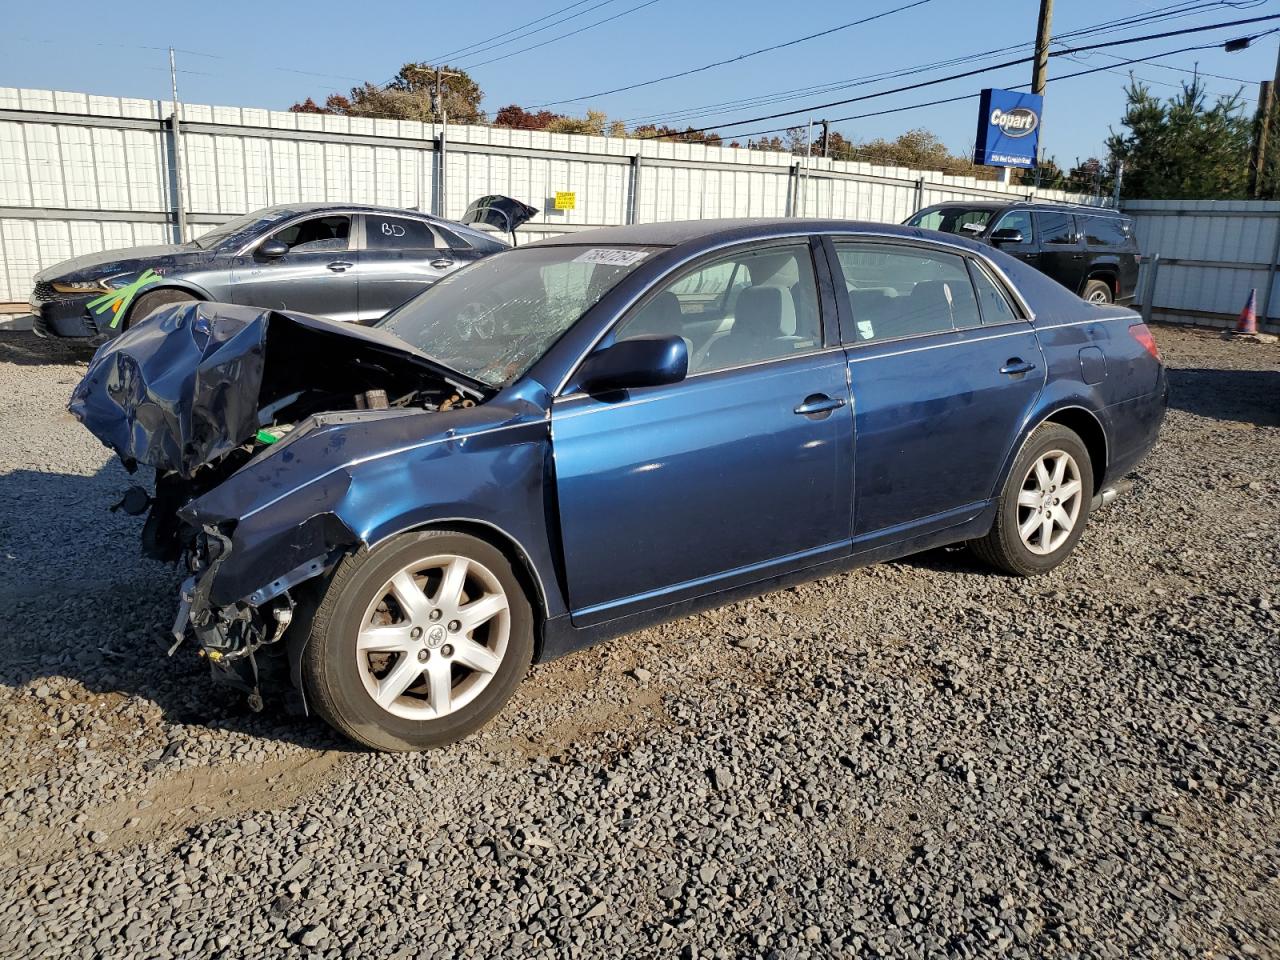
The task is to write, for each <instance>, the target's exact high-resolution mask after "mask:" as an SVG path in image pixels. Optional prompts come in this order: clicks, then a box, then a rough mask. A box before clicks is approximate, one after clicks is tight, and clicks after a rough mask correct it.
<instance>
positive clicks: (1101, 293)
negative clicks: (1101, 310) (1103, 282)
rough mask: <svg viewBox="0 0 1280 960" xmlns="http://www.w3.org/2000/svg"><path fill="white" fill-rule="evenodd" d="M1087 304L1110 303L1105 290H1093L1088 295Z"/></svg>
mask: <svg viewBox="0 0 1280 960" xmlns="http://www.w3.org/2000/svg"><path fill="white" fill-rule="evenodd" d="M1089 302H1090V303H1110V302H1111V298H1110V297H1108V296H1107V293H1106V291H1105V290H1094V291H1093V293H1091V294H1089Z"/></svg>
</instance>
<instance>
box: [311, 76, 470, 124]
mask: <svg viewBox="0 0 1280 960" xmlns="http://www.w3.org/2000/svg"><path fill="white" fill-rule="evenodd" d="M440 69H441V71H442V72H448V73H457V74H459V75H458V76H456V77H442V79H441V81H440V87H441V91H442V99H443V100H444V108H445V110H446V112H447V113H448V115H449V119H450V120H452V121H454V122H455V123H483V122H484V119H485V117H484V112H483V111H481V109H480V101H481V99H482V98H483V97H484V93H483V91H481V89H480V86H479V85H478V84H477V83H476V82H475V81H474V80H472V79H471V77H470V76H469V75H468V74H467V72H466V71H465V70H458V69H457V68H455V67H447V66H441V68H440ZM435 85H436V68H435V67H434V66H433V65H431V64H428V63H406V64H405V65H404V66H403V67H401V68H400V72H399V73H397V74H396V75H395V77H393V78H392V79H391V81H390V82H388V83H386V84H383V85H381V86H380V85H378V84H374V83H364V84H361V85H360V86H358V87H352V88H351V92H350V93H349V94H348V95H347V96H343V95H342V94H340V93H331V94H329V96H328V97H326V98H325V101H324V106H323V107H321V106H319V105H318V104H317V103H316V102H315V100H313V99H312V98H311V97H307V99H306V100H304V101H302V102H301V103H295V104H294V105H293V106H292V107H290V108H289V109H290V110H291V111H293V112H294V113H330V114H340V115H342V116H347V117H384V118H389V119H392V120H421V121H424V122H427V123H430V122H434V121H437V120H439V119H440V118H439V116H438V115H437V113H436V112H435V110H434V108H433V106H432V104H433V95H434V93H435Z"/></svg>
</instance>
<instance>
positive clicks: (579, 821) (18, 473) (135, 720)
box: [0, 328, 1280, 958]
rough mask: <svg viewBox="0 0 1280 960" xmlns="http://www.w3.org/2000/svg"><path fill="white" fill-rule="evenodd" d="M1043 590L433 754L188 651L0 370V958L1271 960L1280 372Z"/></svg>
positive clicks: (798, 635)
mask: <svg viewBox="0 0 1280 960" xmlns="http://www.w3.org/2000/svg"><path fill="white" fill-rule="evenodd" d="M1158 339H1159V340H1160V342H1161V345H1162V347H1163V349H1164V351H1165V355H1166V359H1167V360H1168V361H1169V362H1170V365H1171V367H1172V368H1173V370H1172V378H1173V389H1174V396H1173V409H1171V411H1170V415H1169V419H1168V421H1167V423H1166V426H1165V430H1164V434H1163V439H1162V440H1161V443H1160V445H1159V446H1158V448H1157V449H1156V451H1155V452H1154V454H1153V455H1152V456H1151V458H1150V459H1149V460H1148V461H1147V463H1145V464H1144V465H1143V467H1142V468H1141V470H1140V472H1139V474H1138V479H1137V483H1136V487H1135V489H1134V491H1133V493H1132V494H1130V495H1129V496H1128V497H1126V498H1123V499H1121V500H1120V501H1118V502H1117V503H1116V504H1115V505H1113V506H1112V507H1110V508H1108V509H1107V510H1106V511H1104V512H1102V513H1101V514H1099V515H1097V516H1096V517H1095V518H1094V521H1093V522H1092V523H1091V524H1090V526H1089V529H1088V532H1087V533H1086V534H1085V537H1084V539H1083V541H1082V542H1081V544H1080V547H1079V550H1078V551H1077V553H1076V556H1075V558H1074V559H1073V560H1071V561H1070V562H1068V563H1067V564H1066V565H1065V566H1064V567H1063V568H1061V569H1059V570H1058V571H1056V572H1055V573H1053V574H1052V575H1050V576H1048V577H1044V578H1041V579H1037V580H1030V581H1019V580H1013V579H1009V578H1006V577H1002V576H997V575H993V574H991V573H989V572H987V571H986V570H985V569H983V568H981V567H980V566H979V565H978V564H977V563H976V562H974V561H971V560H970V559H969V558H968V556H967V554H965V553H935V554H928V555H924V556H921V557H917V558H912V559H910V560H908V561H904V562H900V563H893V564H887V565H883V566H879V567H875V568H871V569H867V570H862V571H857V572H854V573H851V574H848V575H846V576H841V577H834V578H830V579H827V580H822V581H819V582H817V583H813V584H810V585H806V586H803V587H799V588H796V589H791V590H787V591H783V592H780V593H775V594H772V595H770V596H767V597H764V598H761V599H758V600H754V601H750V602H745V603H739V604H737V605H734V606H731V607H728V608H726V609H724V610H721V611H718V612H714V613H709V614H704V615H702V616H699V617H696V618H692V619H688V620H683V621H680V622H678V623H674V624H671V625H668V626H665V627H662V628H659V629H654V630H650V631H646V632H644V633H640V634H635V635H633V636H629V637H626V638H623V639H620V640H618V641H614V642H613V643H611V644H606V645H604V646H602V647H597V648H595V649H593V650H590V651H587V652H584V653H582V654H578V655H575V656H572V657H569V658H566V659H564V660H561V661H557V662H555V663H551V664H548V665H545V666H542V667H538V668H535V670H534V672H533V674H532V676H531V677H530V678H529V679H528V680H527V681H526V683H525V685H524V686H523V687H522V689H521V691H520V692H519V693H518V694H517V696H516V698H515V700H514V701H513V702H512V703H511V705H510V706H509V707H508V708H507V709H506V710H505V711H504V712H503V713H502V714H501V715H500V716H499V717H498V718H497V719H496V720H495V721H494V722H493V723H492V724H490V726H489V727H488V729H487V730H486V731H485V732H483V733H482V734H480V735H478V736H476V737H474V738H472V739H470V740H468V741H467V742H465V743H462V744H458V745H456V746H454V747H451V748H449V749H446V750H442V751H438V752H434V753H431V754H425V755H416V756H405V755H399V756H387V755H374V754H369V753H363V752H358V751H355V750H353V749H351V748H349V747H348V746H346V745H345V744H344V743H342V742H340V741H339V740H337V739H336V738H335V737H333V736H332V735H330V734H329V733H328V732H327V730H326V728H324V727H323V726H322V725H321V724H320V723H319V722H318V721H307V720H301V719H292V718H288V717H285V716H284V715H283V714H282V712H280V711H273V710H272V709H270V708H269V709H268V711H267V712H266V713H264V714H261V715H254V714H251V713H249V712H248V711H247V710H246V709H245V708H244V707H243V706H242V704H241V703H240V702H239V701H238V700H237V699H236V698H235V697H234V696H232V695H230V694H224V693H222V692H220V691H219V690H217V689H215V688H214V687H213V686H212V685H211V684H210V682H209V680H208V678H207V676H206V675H205V672H204V670H203V668H202V667H201V666H200V664H199V663H198V661H196V659H195V657H194V656H193V655H192V654H191V653H190V652H186V651H184V652H180V653H179V654H178V655H176V656H175V657H174V658H173V659H166V658H165V656H164V634H165V631H166V629H167V627H168V626H169V624H170V623H171V621H172V616H173V604H174V597H175V585H176V577H175V575H174V573H173V572H172V571H171V570H169V569H167V568H164V567H161V566H158V565H154V564H149V563H147V562H144V561H141V560H139V559H138V558H137V521H136V520H134V519H133V518H129V517H126V516H123V515H121V514H110V513H107V512H106V511H105V507H106V506H107V505H108V504H110V503H111V502H112V501H113V500H114V499H115V498H116V496H117V495H118V492H119V491H120V490H122V489H123V488H124V487H125V486H126V485H127V480H126V476H125V474H124V472H123V470H121V468H120V467H119V465H118V463H116V462H115V461H114V460H113V459H111V458H109V456H108V454H107V452H106V451H105V450H104V449H103V448H102V447H100V446H99V445H98V444H97V441H96V440H94V439H93V438H92V437H91V436H90V435H89V434H88V433H87V432H86V431H84V430H83V429H81V428H80V427H79V426H78V425H77V424H75V423H74V421H72V420H71V418H70V417H69V416H68V415H67V414H66V413H64V412H63V407H64V403H65V400H66V397H67V395H68V393H69V391H70V389H71V387H72V385H73V384H74V383H75V381H76V380H77V379H78V377H79V375H80V372H81V370H82V369H83V357H81V356H79V355H77V354H75V353H72V352H67V351H66V350H65V349H60V348H56V347H55V346H51V345H48V344H44V343H42V342H40V341H37V340H36V339H34V338H33V337H31V336H30V335H28V334H5V335H0V397H2V398H3V399H0V437H3V438H4V440H5V443H4V445H3V450H2V451H0V558H2V559H0V610H3V611H4V616H3V620H2V621H0V622H2V623H3V628H4V629H3V631H2V632H0V645H2V646H0V651H2V652H0V716H2V717H3V727H2V729H0V793H2V798H0V825H2V827H3V829H2V830H0V955H3V956H6V957H18V956H23V957H28V956H39V957H85V958H89V957H104V956H128V957H171V956H172V957H202V958H203V957H225V958H233V957H277V956H282V955H305V956H316V957H339V956H341V957H374V956H377V957H404V958H410V957H437V956H453V955H456V954H463V955H467V956H477V957H490V956H496V955H499V954H504V955H506V954H511V955H534V954H536V955H547V956H573V957H593V956H605V955H610V956H612V955H625V956H628V957H648V956H654V957H670V956H677V957H699V958H706V957H740V956H750V957H759V956H763V957H809V956H812V957H818V956H859V957H861V956H870V957H874V956H904V957H941V956H950V957H974V956H1008V957H1036V958H1039V957H1068V956H1088V957H1131V956H1142V957H1165V956H1187V957H1193V956H1196V957H1224V956H1273V957H1280V880H1278V879H1277V876H1278V871H1280V742H1278V741H1280V587H1278V586H1277V569H1280V562H1278V561H1280V506H1278V505H1277V504H1278V501H1280V349H1277V348H1276V347H1274V346H1265V345H1257V344H1243V343H1238V342H1225V341H1223V340H1221V339H1219V338H1218V337H1217V336H1216V335H1214V334H1208V333H1204V332H1196V331H1189V330H1182V329H1175V328H1161V329H1159V331H1158Z"/></svg>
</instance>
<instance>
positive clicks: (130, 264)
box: [35, 243, 211, 283]
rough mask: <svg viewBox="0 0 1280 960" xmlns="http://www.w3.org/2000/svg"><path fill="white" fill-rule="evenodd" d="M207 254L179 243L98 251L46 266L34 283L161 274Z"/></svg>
mask: <svg viewBox="0 0 1280 960" xmlns="http://www.w3.org/2000/svg"><path fill="white" fill-rule="evenodd" d="M210 253H211V251H208V250H201V249H200V248H198V247H194V246H190V245H187V244H179V243H164V244H156V245H154V246H149V247H125V248H123V249H119V250H101V251H99V252H98V253H86V254H84V255H82V256H79V257H72V258H71V259H70V260H63V261H61V262H60V263H55V264H54V265H53V266H51V267H46V268H45V269H43V270H41V271H40V272H39V273H37V274H36V276H35V281H36V283H44V282H47V281H50V280H94V279H97V278H98V277H111V276H115V275H116V274H120V273H129V272H130V271H133V270H144V269H146V268H148V267H150V268H152V269H156V270H157V272H162V271H163V268H164V267H166V266H171V265H176V264H177V263H178V262H180V261H187V260H193V259H204V258H206V257H208V256H209V255H210Z"/></svg>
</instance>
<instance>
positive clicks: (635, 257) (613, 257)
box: [573, 247, 649, 267]
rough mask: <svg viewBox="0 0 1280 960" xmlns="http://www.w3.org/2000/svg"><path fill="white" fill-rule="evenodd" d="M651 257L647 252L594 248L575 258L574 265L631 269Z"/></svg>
mask: <svg viewBox="0 0 1280 960" xmlns="http://www.w3.org/2000/svg"><path fill="white" fill-rule="evenodd" d="M648 255H649V252H648V251H647V250H609V249H606V248H604V247H592V248H591V249H590V250H587V251H586V252H585V253H580V254H578V255H577V256H576V257H574V258H573V262H574V263H603V264H606V265H608V266H611V267H629V266H631V265H632V264H636V263H639V262H640V261H641V260H643V259H644V258H645V257H647V256H648Z"/></svg>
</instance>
